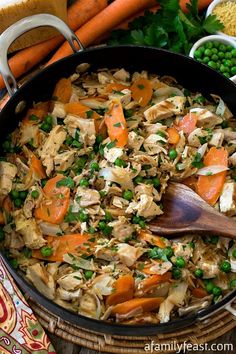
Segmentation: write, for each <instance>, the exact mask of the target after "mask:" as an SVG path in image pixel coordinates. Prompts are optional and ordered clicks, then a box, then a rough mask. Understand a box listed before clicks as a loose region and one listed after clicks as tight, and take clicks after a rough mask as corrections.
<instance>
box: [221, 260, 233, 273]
mask: <svg viewBox="0 0 236 354" xmlns="http://www.w3.org/2000/svg"><path fill="white" fill-rule="evenodd" d="M220 270H221V271H222V272H224V273H229V272H230V271H231V264H230V263H229V262H228V261H223V262H222V263H221V265H220Z"/></svg>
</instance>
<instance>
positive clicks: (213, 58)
mask: <svg viewBox="0 0 236 354" xmlns="http://www.w3.org/2000/svg"><path fill="white" fill-rule="evenodd" d="M218 59H219V57H218V55H217V54H213V55H212V57H211V60H214V61H217V60H218Z"/></svg>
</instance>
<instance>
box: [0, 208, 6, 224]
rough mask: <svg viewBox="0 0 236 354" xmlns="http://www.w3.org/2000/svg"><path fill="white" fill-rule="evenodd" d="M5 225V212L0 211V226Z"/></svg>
mask: <svg viewBox="0 0 236 354" xmlns="http://www.w3.org/2000/svg"><path fill="white" fill-rule="evenodd" d="M4 224H5V218H4V215H3V212H2V211H1V210H0V225H4Z"/></svg>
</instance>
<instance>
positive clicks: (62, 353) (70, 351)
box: [47, 328, 236, 354]
mask: <svg viewBox="0 0 236 354" xmlns="http://www.w3.org/2000/svg"><path fill="white" fill-rule="evenodd" d="M47 334H48V336H49V338H50V339H51V341H52V344H53V345H54V348H55V350H56V352H57V354H99V353H101V352H98V351H94V350H90V349H86V348H82V347H79V346H78V345H75V344H72V343H69V342H67V341H65V340H63V339H61V338H58V337H56V336H54V335H52V334H50V333H48V332H47ZM212 343H233V346H234V351H220V352H219V351H218V352H217V351H211V350H209V351H195V352H188V353H194V354H216V353H219V354H233V353H235V352H236V328H234V330H233V331H231V332H228V333H226V334H225V335H224V336H222V337H220V338H219V339H218V340H215V341H213V342H212ZM186 353H187V352H186ZM106 354H107V353H106Z"/></svg>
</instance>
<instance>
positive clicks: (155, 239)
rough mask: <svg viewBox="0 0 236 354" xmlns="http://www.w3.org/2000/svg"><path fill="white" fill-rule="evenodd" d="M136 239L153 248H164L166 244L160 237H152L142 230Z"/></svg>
mask: <svg viewBox="0 0 236 354" xmlns="http://www.w3.org/2000/svg"><path fill="white" fill-rule="evenodd" d="M138 238H139V239H140V240H143V241H146V242H148V243H150V244H151V245H153V246H157V247H160V248H166V244H165V242H164V239H163V237H160V236H157V235H152V234H150V233H148V232H146V231H143V230H142V231H140V232H139V235H138Z"/></svg>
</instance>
